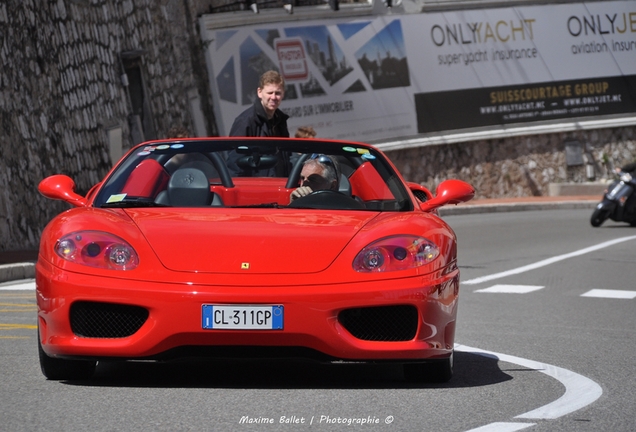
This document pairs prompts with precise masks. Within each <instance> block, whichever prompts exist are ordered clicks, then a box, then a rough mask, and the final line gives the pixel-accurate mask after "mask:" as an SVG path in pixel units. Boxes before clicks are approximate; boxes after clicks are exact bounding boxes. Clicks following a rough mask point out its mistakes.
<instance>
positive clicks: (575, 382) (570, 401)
mask: <svg viewBox="0 0 636 432" xmlns="http://www.w3.org/2000/svg"><path fill="white" fill-rule="evenodd" d="M455 349H456V350H457V351H462V352H471V353H475V354H479V355H483V356H486V357H494V358H496V359H499V360H502V361H505V362H508V363H513V364H517V365H520V366H524V367H527V368H529V369H534V370H536V371H538V372H541V373H544V374H546V375H548V376H550V377H552V378H554V379H556V380H557V381H559V382H560V383H561V384H563V385H564V386H565V393H564V394H563V396H561V397H560V398H559V399H557V400H555V401H553V402H550V403H549V404H547V405H544V406H542V407H539V408H537V409H535V410H532V411H528V412H527V413H524V414H520V415H518V416H516V417H515V418H519V419H540V420H541V419H542V420H554V419H556V418H559V417H562V416H564V415H567V414H570V413H573V412H574V411H577V410H580V409H581V408H584V407H586V406H588V405H589V404H591V403H593V402H594V401H596V400H597V399H598V398H599V397H601V395H602V394H603V389H602V388H601V386H600V385H598V384H597V383H595V382H594V381H592V380H591V379H589V378H587V377H584V376H583V375H579V374H577V373H575V372H572V371H569V370H567V369H563V368H560V367H557V366H552V365H549V364H547V363H541V362H538V361H534V360H528V359H524V358H521V357H514V356H511V355H507V354H499V353H496V352H492V351H485V350H481V349H479V348H472V347H468V346H465V345H459V344H455ZM503 430H505V429H503Z"/></svg>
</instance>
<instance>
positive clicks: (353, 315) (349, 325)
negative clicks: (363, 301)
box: [338, 305, 418, 342]
mask: <svg viewBox="0 0 636 432" xmlns="http://www.w3.org/2000/svg"><path fill="white" fill-rule="evenodd" d="M417 317H418V314H417V309H416V308H415V307H414V306H406V305H404V306H379V307H366V308H355V309H346V310H343V311H342V312H340V314H339V315H338V321H340V323H341V324H342V325H343V326H344V328H346V329H347V331H348V332H349V333H351V334H352V335H353V336H355V337H357V338H358V339H362V340H368V341H384V342H398V341H407V340H411V339H413V338H414V337H415V334H416V332H417V321H418V318H417Z"/></svg>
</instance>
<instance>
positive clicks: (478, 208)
mask: <svg viewBox="0 0 636 432" xmlns="http://www.w3.org/2000/svg"><path fill="white" fill-rule="evenodd" d="M598 202H599V200H596V201H589V200H578V201H577V200H574V201H561V202H534V203H533V202H517V203H497V204H459V205H456V206H454V207H450V206H446V207H442V208H440V209H439V210H438V213H439V215H440V216H454V215H464V214H479V213H506V212H514V211H534V210H579V209H590V210H591V209H593V208H594V207H596V204H598Z"/></svg>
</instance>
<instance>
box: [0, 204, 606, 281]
mask: <svg viewBox="0 0 636 432" xmlns="http://www.w3.org/2000/svg"><path fill="white" fill-rule="evenodd" d="M601 198H602V196H600V195H575V196H541V197H519V198H493V199H480V200H472V201H469V202H467V203H461V204H458V205H455V206H452V205H451V206H446V207H442V208H441V209H440V210H439V214H440V216H442V217H443V216H451V215H461V214H479V213H501V212H512V211H530V210H555V209H590V211H591V210H592V209H593V208H594V207H595V206H596V204H598V203H599V202H600V200H601ZM590 214H591V213H590ZM37 257H38V252H37V250H26V251H9V252H0V284H1V283H4V282H9V281H16V280H23V279H33V278H35V262H36V261H37Z"/></svg>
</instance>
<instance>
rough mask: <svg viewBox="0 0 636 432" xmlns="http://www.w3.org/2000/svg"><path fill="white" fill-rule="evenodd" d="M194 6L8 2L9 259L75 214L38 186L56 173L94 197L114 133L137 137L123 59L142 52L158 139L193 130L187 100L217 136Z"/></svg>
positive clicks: (4, 168) (158, 0) (106, 0)
mask: <svg viewBox="0 0 636 432" xmlns="http://www.w3.org/2000/svg"><path fill="white" fill-rule="evenodd" d="M208 5H209V2H203V1H187V0H134V1H133V0H46V1H42V0H5V1H3V2H2V3H0V30H1V31H0V114H1V116H2V117H1V125H2V133H1V134H0V150H1V152H2V158H1V159H0V183H1V184H3V185H5V187H4V188H2V190H0V250H21V249H30V248H34V247H37V245H38V243H39V235H40V233H41V230H42V229H43V227H44V226H45V224H46V223H47V222H48V220H50V219H51V218H52V217H53V216H54V215H55V214H57V213H58V212H60V211H61V210H64V209H66V208H68V205H66V204H64V203H59V202H53V201H50V200H46V199H44V198H43V197H42V196H40V195H39V193H38V192H37V185H38V183H39V182H40V180H42V179H43V178H44V177H46V176H49V175H51V174H56V173H64V174H68V175H69V176H71V177H72V178H73V179H74V180H75V182H76V184H77V189H78V191H79V192H86V191H87V190H88V189H89V188H90V186H92V185H93V184H95V183H97V182H98V181H99V180H100V179H101V178H102V177H103V176H104V175H105V174H106V173H107V171H108V170H109V169H110V167H111V166H112V163H113V161H112V160H111V158H110V152H109V151H110V150H109V144H108V131H109V130H112V129H113V128H120V129H121V131H122V134H121V136H122V141H123V142H122V144H123V145H122V147H123V150H124V151H125V150H126V149H127V148H129V147H130V146H131V145H132V144H133V142H132V137H131V126H130V125H131V123H130V120H131V118H130V115H131V99H130V95H129V94H128V91H127V88H126V87H125V86H124V85H123V81H122V75H123V73H124V69H123V63H122V53H126V52H129V53H130V52H132V53H139V57H138V62H139V64H140V70H141V74H142V76H143V82H144V86H145V92H146V94H145V96H146V100H147V103H148V107H149V109H150V111H151V113H152V117H151V118H150V119H149V121H150V123H149V131H151V132H152V133H150V134H149V135H150V136H146V138H154V137H157V138H161V137H165V133H166V131H167V130H168V129H169V128H170V127H171V126H173V125H184V126H186V127H187V128H191V126H192V118H191V114H190V111H189V99H188V92H189V91H190V92H191V91H192V90H193V89H194V90H196V91H197V92H198V94H200V95H201V108H202V110H203V112H204V114H205V116H206V118H207V120H208V125H207V129H208V132H209V134H210V135H213V134H215V133H216V126H215V122H214V117H213V113H212V108H211V106H212V105H211V97H210V92H209V89H208V88H207V85H208V84H207V83H208V81H207V71H206V67H205V61H204V57H203V54H202V48H201V44H200V43H199V41H200V37H199V35H198V34H197V13H198V9H205V8H207V6H208Z"/></svg>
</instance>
